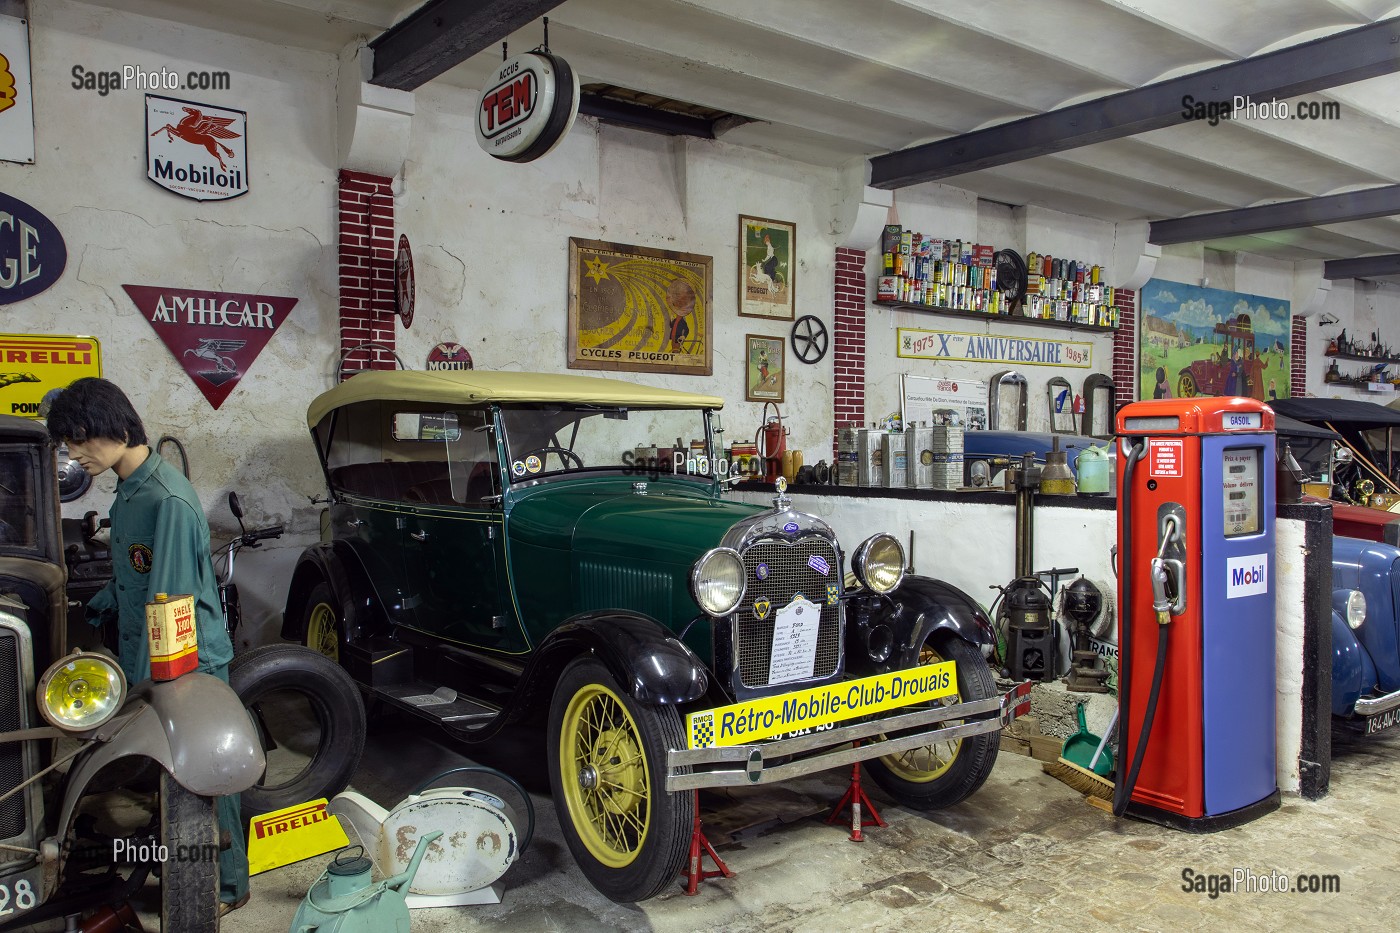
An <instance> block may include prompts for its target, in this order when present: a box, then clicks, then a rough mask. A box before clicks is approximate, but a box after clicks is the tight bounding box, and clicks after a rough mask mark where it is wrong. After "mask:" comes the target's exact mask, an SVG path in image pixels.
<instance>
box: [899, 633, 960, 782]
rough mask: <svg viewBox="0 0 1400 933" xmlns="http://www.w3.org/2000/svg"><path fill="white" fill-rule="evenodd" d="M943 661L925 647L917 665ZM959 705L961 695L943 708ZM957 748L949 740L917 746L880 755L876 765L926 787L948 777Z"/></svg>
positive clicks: (952, 740) (940, 656) (956, 695)
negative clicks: (944, 776) (929, 783)
mask: <svg viewBox="0 0 1400 933" xmlns="http://www.w3.org/2000/svg"><path fill="white" fill-rule="evenodd" d="M944 660H946V659H945V658H944V657H943V655H941V654H939V653H938V652H937V651H935V650H933V648H931V647H928V646H925V647H924V650H923V651H921V652H920V653H919V663H920V664H940V663H942V662H943V661H944ZM961 702H962V694H961V693H957V694H955V695H954V696H953V698H952V699H949V700H945V701H944V705H945V706H950V705H952V704H954V703H961ZM958 721H959V722H960V721H961V720H958ZM948 724H949V725H951V724H952V723H948ZM961 748H962V739H950V740H948V741H946V742H936V743H934V744H932V745H920V746H918V747H917V748H911V749H908V750H906V751H902V752H897V753H895V754H893V755H883V756H881V758H880V762H881V763H882V764H883V765H884V766H885V767H886V768H889V769H890V772H891V773H892V774H893V775H895V776H896V777H898V778H900V779H902V780H905V781H910V782H913V783H915V784H927V783H928V782H930V781H935V780H937V779H938V778H940V777H942V776H943V775H945V774H947V773H948V769H949V768H951V767H953V762H954V761H956V760H957V758H958V751H959V750H960V749H961Z"/></svg>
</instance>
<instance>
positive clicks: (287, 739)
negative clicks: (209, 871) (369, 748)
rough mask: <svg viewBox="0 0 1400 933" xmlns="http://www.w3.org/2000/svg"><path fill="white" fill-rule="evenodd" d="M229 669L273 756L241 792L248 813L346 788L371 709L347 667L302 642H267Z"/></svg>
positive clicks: (266, 750)
mask: <svg viewBox="0 0 1400 933" xmlns="http://www.w3.org/2000/svg"><path fill="white" fill-rule="evenodd" d="M228 676H229V684H230V685H231V686H232V687H233V689H234V692H236V693H237V694H238V698H239V699H240V700H242V701H243V705H244V706H246V707H247V708H248V712H249V713H250V714H252V717H253V723H254V725H256V726H257V729H258V734H259V737H260V738H261V739H262V744H263V750H264V753H265V754H266V756H267V770H266V771H264V772H263V776H262V777H261V778H260V779H259V780H258V783H257V784H254V785H253V786H252V787H250V788H248V789H247V790H245V791H244V792H243V793H242V795H241V798H240V800H241V803H242V806H243V815H244V817H245V818H247V817H253V816H257V815H259V814H262V813H267V812H268V811H269V810H280V809H281V808H283V807H289V806H291V805H292V804H294V803H304V802H305V801H308V800H315V799H317V798H320V797H332V796H334V795H336V794H338V793H340V792H341V791H342V790H344V789H345V788H346V786H347V785H348V784H349V783H350V778H351V776H353V775H354V773H355V768H356V767H358V766H359V763H360V755H361V754H362V753H363V752H364V748H365V708H364V704H363V703H362V702H361V700H360V689H359V687H357V686H356V685H355V681H354V680H352V679H351V678H350V675H349V674H347V673H346V672H345V671H344V670H343V669H342V668H341V667H340V666H339V665H338V664H336V663H334V662H333V661H331V660H330V659H329V658H326V657H323V656H322V655H320V654H318V653H316V652H315V651H311V650H308V649H307V648H304V647H302V646H301V645H267V646H266V647H263V648H259V649H258V650H256V651H253V652H250V653H248V654H244V655H239V656H238V657H236V658H234V659H233V663H232V664H231V665H230V666H229V672H228Z"/></svg>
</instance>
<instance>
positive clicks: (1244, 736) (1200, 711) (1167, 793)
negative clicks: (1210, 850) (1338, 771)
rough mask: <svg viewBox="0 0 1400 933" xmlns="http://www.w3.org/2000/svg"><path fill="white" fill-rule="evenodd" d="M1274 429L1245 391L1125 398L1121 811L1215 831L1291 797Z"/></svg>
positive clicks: (1121, 434) (1121, 440)
mask: <svg viewBox="0 0 1400 933" xmlns="http://www.w3.org/2000/svg"><path fill="white" fill-rule="evenodd" d="M1273 430H1274V413H1273V411H1272V410H1271V409H1269V408H1268V407H1267V406H1265V405H1263V404H1262V403H1261V402H1257V401H1255V400H1254V399H1249V398H1195V399H1161V400H1157V401H1145V402H1135V403H1133V404H1131V405H1127V406H1125V407H1124V408H1123V409H1122V410H1121V411H1119V412H1118V444H1119V456H1118V489H1119V490H1120V492H1119V497H1118V555H1119V565H1118V590H1119V592H1118V600H1119V602H1118V605H1119V606H1120V607H1122V608H1121V612H1120V616H1119V656H1120V673H1119V696H1118V703H1119V707H1118V708H1119V710H1120V717H1119V719H1120V724H1121V725H1120V729H1119V749H1118V762H1119V767H1120V769H1122V770H1121V771H1120V773H1119V777H1118V780H1117V784H1116V786H1115V789H1114V801H1113V809H1114V813H1115V814H1117V815H1120V816H1121V815H1123V814H1124V813H1126V814H1127V815H1129V816H1133V817H1137V818H1139V819H1144V820H1149V821H1151V822H1154V823H1160V824H1162V825H1164V826H1170V827H1173V828H1176V829H1184V830H1187V831H1190V832H1213V831H1215V830H1219V829H1226V828H1229V827H1231V826H1237V825H1239V824H1241V823H1245V822H1248V821H1249V820H1252V819H1255V818H1257V817H1259V816H1261V815H1263V814H1265V813H1268V812H1269V811H1271V810H1274V809H1276V808H1277V807H1278V805H1279V791H1278V784H1277V781H1276V779H1275V772H1274V758H1275V753H1274V745H1275V735H1274V693H1275V677H1274V589H1273V580H1274V501H1275V500H1274V489H1273V485H1274V469H1273V464H1274V434H1273Z"/></svg>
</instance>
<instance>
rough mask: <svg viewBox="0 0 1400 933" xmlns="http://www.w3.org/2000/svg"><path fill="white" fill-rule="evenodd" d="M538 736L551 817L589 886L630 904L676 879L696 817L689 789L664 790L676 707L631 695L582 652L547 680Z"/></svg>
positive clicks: (681, 735)
mask: <svg viewBox="0 0 1400 933" xmlns="http://www.w3.org/2000/svg"><path fill="white" fill-rule="evenodd" d="M545 744H546V745H547V747H548V750H549V783H550V789H551V791H552V792H553V796H554V807H555V810H557V811H558V814H559V825H560V827H561V828H562V829H563V832H564V839H565V841H566V842H567V843H568V844H569V850H570V851H571V852H573V855H574V860H575V861H576V862H577V863H578V866H579V868H580V869H582V870H583V873H584V875H585V876H586V877H587V878H588V880H589V881H590V882H591V883H592V884H593V886H594V887H595V888H597V889H598V890H599V891H600V892H602V894H603V895H605V896H606V897H607V898H609V899H610V900H613V901H616V902H617V903H619V904H630V903H633V902H635V901H644V900H646V899H647V898H649V897H653V896H655V895H657V894H659V893H661V891H662V890H664V889H665V888H666V887H667V886H668V885H673V884H676V883H677V880H676V879H677V876H678V875H679V874H680V872H681V870H682V868H683V867H684V865H685V860H686V857H687V855H688V854H689V850H690V833H691V829H692V827H693V824H694V819H695V795H694V793H692V792H689V791H682V792H677V793H667V792H666V752H667V750H668V749H671V748H684V747H685V732H684V730H683V729H682V727H681V718H680V713H678V712H677V711H676V708H675V707H674V706H644V705H642V704H640V703H638V702H636V701H635V700H634V699H632V697H631V696H629V695H627V693H625V692H624V691H623V690H621V689H620V688H619V687H618V685H617V682H616V681H615V680H614V679H613V677H612V675H611V674H609V673H608V669H607V668H606V667H605V666H604V665H603V664H602V663H601V662H600V661H598V660H597V659H595V658H592V657H587V656H585V657H581V658H578V659H577V660H575V661H573V662H571V663H570V664H569V666H568V667H566V668H565V669H564V673H563V675H562V676H561V677H560V678H559V683H558V685H557V686H556V687H555V690H554V698H553V700H552V701H551V704H550V709H549V732H548V733H547V736H546V739H545ZM585 785H587V786H585Z"/></svg>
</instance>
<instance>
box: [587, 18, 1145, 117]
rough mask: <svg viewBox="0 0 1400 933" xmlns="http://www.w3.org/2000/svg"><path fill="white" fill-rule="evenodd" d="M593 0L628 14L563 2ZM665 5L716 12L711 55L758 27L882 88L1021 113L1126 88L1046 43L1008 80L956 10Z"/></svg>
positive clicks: (997, 57) (1000, 49)
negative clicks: (849, 65) (922, 86)
mask: <svg viewBox="0 0 1400 933" xmlns="http://www.w3.org/2000/svg"><path fill="white" fill-rule="evenodd" d="M653 2H655V0H653ZM599 4H606V5H607V6H610V7H615V8H619V9H620V10H622V11H623V15H625V16H626V17H627V18H628V19H629V20H632V21H635V19H636V16H635V10H634V6H633V4H632V3H630V2H626V0H573V2H572V3H570V4H569V7H568V9H569V12H570V15H571V16H573V15H574V13H575V12H576V11H582V10H583V9H585V8H589V9H592V8H595V7H597V6H598V5H599ZM666 6H668V7H676V8H679V7H686V8H690V9H692V10H698V11H703V12H705V13H707V14H710V15H711V18H714V17H723V20H724V21H723V22H722V23H717V24H716V28H717V29H718V30H721V31H720V32H719V33H718V34H719V35H720V36H723V37H724V41H720V42H716V43H715V44H714V46H713V54H723V53H724V51H725V47H726V46H727V45H728V44H729V43H730V42H732V41H733V39H735V38H739V39H742V38H743V37H744V36H745V35H746V34H747V33H752V32H761V33H762V34H763V35H762V38H761V40H760V41H761V42H762V43H764V45H765V46H766V48H765V49H764V50H765V51H769V52H773V51H776V50H773V49H772V48H771V43H772V42H773V41H774V39H775V37H777V38H778V39H781V38H783V37H791V39H792V40H798V41H800V42H802V43H805V44H807V45H809V46H814V47H816V48H819V49H824V50H836V51H839V52H841V53H842V55H844V56H849V57H852V58H856V59H859V60H861V61H862V62H864V63H865V64H866V65H868V66H869V65H873V66H875V67H874V69H867V70H864V71H863V72H862V80H867V81H874V82H876V83H878V84H879V85H881V86H882V87H885V88H888V87H889V86H890V85H891V83H893V82H892V81H891V80H890V78H891V72H893V81H894V82H898V81H899V80H900V76H901V75H907V76H908V77H909V78H911V79H914V80H916V81H918V82H919V83H932V84H937V85H941V86H943V87H952V88H955V89H957V90H958V91H960V92H961V93H964V94H966V93H968V92H969V91H975V92H976V93H977V94H980V95H982V96H985V97H987V98H988V99H989V100H994V101H998V102H1000V103H1002V104H1004V105H1007V106H1009V107H1013V108H1016V109H1019V110H1020V111H1021V112H1023V113H1025V112H1032V111H1040V110H1045V109H1048V108H1050V107H1053V106H1054V105H1055V104H1056V102H1057V100H1058V99H1059V95H1061V94H1062V93H1065V92H1069V93H1075V94H1092V95H1095V96H1097V95H1101V94H1107V93H1111V92H1112V91H1115V90H1122V89H1123V88H1124V87H1126V85H1125V84H1123V83H1122V81H1121V80H1119V79H1118V78H1115V77H1113V76H1111V75H1107V74H1104V73H1101V72H1100V71H1099V70H1097V69H1095V68H1094V67H1092V65H1093V62H1094V57H1093V56H1081V57H1080V58H1079V59H1078V60H1075V59H1074V58H1072V57H1069V56H1064V55H1056V54H1054V51H1053V50H1051V49H1022V50H1021V51H1020V53H1019V54H1017V56H1016V80H1014V81H1008V80H1006V79H1005V78H1006V75H1005V64H1004V63H1005V58H1006V42H1005V40H1004V39H1003V38H1002V37H1000V36H990V35H985V34H983V33H981V32H979V31H977V30H974V29H970V28H967V27H965V26H964V25H962V23H961V22H959V20H958V19H957V18H956V17H947V18H939V19H935V18H933V17H931V16H929V15H928V14H927V12H926V11H924V10H919V9H915V8H912V7H909V6H907V5H903V4H897V3H886V2H878V3H875V2H866V3H865V4H863V7H862V10H861V15H860V28H859V29H856V30H853V29H851V4H850V2H849V0H804V2H803V4H802V13H801V15H800V16H794V15H793V7H792V4H791V2H790V0H672V2H670V3H667V4H666ZM663 19H664V20H665V22H666V24H667V26H670V25H671V23H672V22H673V21H674V20H675V19H676V17H675V15H674V14H671V13H667V14H666V15H665V16H664V17H663ZM736 29H737V32H736ZM764 57H765V58H766V57H772V56H764ZM779 57H781V53H779ZM1001 109H1006V108H1005V107H1003V108H1001Z"/></svg>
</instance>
